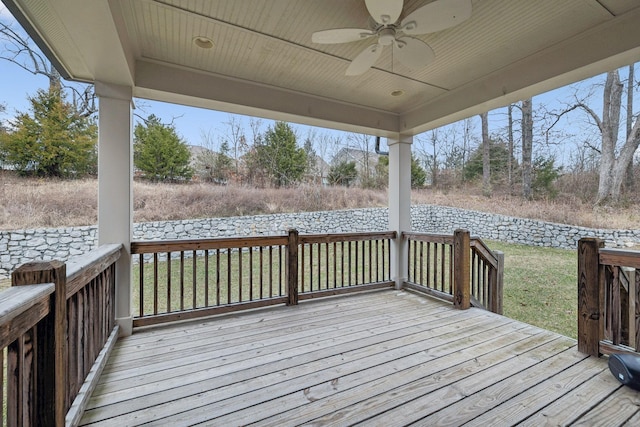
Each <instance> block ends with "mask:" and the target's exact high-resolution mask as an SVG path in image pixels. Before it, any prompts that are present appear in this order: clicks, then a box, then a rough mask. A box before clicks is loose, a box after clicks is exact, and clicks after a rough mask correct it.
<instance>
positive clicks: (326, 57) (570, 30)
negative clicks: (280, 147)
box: [3, 0, 640, 136]
mask: <svg viewBox="0 0 640 427" xmlns="http://www.w3.org/2000/svg"><path fill="white" fill-rule="evenodd" d="M3 1H4V2H5V3H6V4H7V6H8V7H9V8H10V9H11V10H12V12H13V13H14V14H18V16H19V19H20V20H21V22H22V23H23V25H24V26H26V27H27V29H28V31H29V32H30V33H31V34H32V36H35V38H36V39H39V40H40V42H39V44H40V45H41V47H43V48H44V49H45V50H46V51H48V52H49V55H50V57H51V58H52V59H53V60H54V61H55V62H57V63H59V64H60V66H61V68H63V70H61V71H64V73H65V74H67V75H68V76H69V77H70V78H73V79H77V80H83V81H92V82H93V81H101V82H105V83H114V84H120V85H126V86H133V87H134V90H133V92H134V95H136V96H139V97H144V98H151V99H158V100H163V101H169V102H177V103H182V104H188V105H195V106H200V107H206V108H214V109H220V110H225V111H230V112H236V113H243V114H250V115H259V116H265V117H270V118H276V119H284V120H290V121H296V122H302V123H308V124H314V125H322V126H327V127H334V128H338V129H344V130H353V131H359V132H365V133H370V134H378V135H382V136H390V135H393V134H397V133H409V134H415V133H418V132H422V131H424V130H427V129H429V128H433V127H436V126H438V125H441V124H444V123H447V122H451V121H454V120H457V119H461V118H464V117H466V116H469V115H472V114H476V113H479V112H481V111H484V110H487V109H489V108H495V107H497V106H500V105H505V104H507V103H509V102H513V101H516V100H519V99H522V98H524V97H527V96H531V95H535V94H537V93H540V92H542V91H545V90H549V89H552V88H554V87H558V86H561V85H564V84H568V83H571V82H573V81H576V80H578V79H581V78H584V77H588V76H590V75H594V74H597V73H600V72H604V71H607V70H608V69H612V68H615V67H619V66H623V65H625V64H628V63H632V62H636V61H638V60H640V1H637V0H561V1H560V0H473V13H472V16H471V18H470V19H469V20H467V21H465V22H463V23H462V24H460V25H458V26H455V27H453V28H450V29H447V30H444V31H441V32H438V33H434V34H428V35H424V36H418V37H419V38H421V39H422V40H423V41H425V42H427V43H428V44H429V45H430V46H431V47H432V48H433V50H434V51H435V54H436V59H435V61H434V62H433V63H432V64H430V65H428V66H426V67H424V68H422V69H418V70H410V69H408V68H406V67H405V66H403V65H402V64H400V63H398V62H397V61H393V58H392V57H391V55H390V49H385V51H384V52H383V54H382V57H381V58H380V60H379V61H378V62H377V63H376V65H375V67H374V68H372V69H370V70H369V71H367V72H365V73H364V74H362V75H360V76H353V77H347V76H345V70H346V68H347V67H348V65H349V63H350V61H351V60H352V59H353V58H354V57H355V56H356V55H357V54H358V53H359V52H360V51H362V50H363V49H364V48H365V47H366V46H368V45H369V44H371V41H357V42H352V43H348V44H340V45H320V44H315V43H312V42H311V34H312V33H313V32H314V31H318V30H324V29H330V28H341V27H357V28H368V27H369V25H370V17H369V14H368V12H367V9H366V7H365V4H364V1H363V0H233V1H232V0H91V1H90V2H87V1H86V0H55V1H47V2H43V1H42V0H3ZM427 3H429V1H425V0H405V3H404V9H403V14H402V15H401V18H402V17H404V16H406V15H408V14H409V13H411V12H412V11H414V10H416V9H417V8H419V7H421V6H423V5H425V4H427ZM197 36H204V37H208V38H210V39H212V40H213V41H214V42H215V47H214V48H212V49H202V48H199V47H197V46H196V45H195V44H194V43H193V38H194V37H197ZM396 90H402V91H404V95H403V96H398V97H394V96H392V95H391V92H393V91H396Z"/></svg>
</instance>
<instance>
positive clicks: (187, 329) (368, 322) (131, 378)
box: [81, 290, 640, 427]
mask: <svg viewBox="0 0 640 427" xmlns="http://www.w3.org/2000/svg"><path fill="white" fill-rule="evenodd" d="M639 409H640V394H638V393H636V392H634V391H633V390H631V389H629V388H627V387H623V386H621V385H620V384H619V383H618V382H617V381H616V380H615V378H613V376H612V375H611V373H610V372H609V371H608V368H607V364H606V360H604V359H598V358H594V357H589V356H587V355H585V354H582V353H579V352H578V351H577V348H576V341H575V340H573V339H569V338H567V337H563V336H561V335H558V334H555V333H552V332H549V331H545V330H542V329H539V328H536V327H533V326H530V325H527V324H524V323H521V322H518V321H515V320H512V319H509V318H506V317H503V316H500V315H497V314H494V313H491V312H488V311H485V310H481V309H476V308H472V309H470V310H465V311H460V310H455V309H453V308H452V307H451V305H450V304H447V303H445V302H442V301H440V300H436V299H434V298H431V297H428V296H422V295H418V294H414V293H412V292H411V291H393V290H384V291H371V292H363V293H359V294H350V295H348V296H341V297H332V298H325V299H318V300H311V301H307V302H304V303H301V305H298V306H293V307H282V306H280V307H271V308H264V309H257V310H252V311H246V312H241V313H236V314H228V315H223V316H218V317H212V318H207V319H200V320H197V321H189V322H181V323H172V324H168V325H165V326H161V327H149V328H141V329H138V330H137V331H136V333H134V335H132V336H130V337H127V338H122V339H120V340H119V341H118V342H117V343H116V346H115V348H114V350H113V352H112V354H111V356H110V359H109V362H108V364H107V366H106V367H105V369H104V371H103V373H102V376H101V378H100V381H99V384H98V386H97V388H96V389H95V391H94V392H93V395H92V398H91V400H90V401H89V405H88V407H87V409H86V411H85V413H84V417H83V418H82V423H81V424H82V425H100V426H102V425H114V426H124V425H139V424H145V423H148V424H145V425H171V426H174V427H177V426H182V425H194V424H198V423H203V424H204V425H225V426H227V425H245V424H252V423H256V424H258V425H274V426H282V425H298V424H307V425H351V424H357V423H363V424H365V425H384V426H391V425H407V424H411V423H417V424H418V425H461V424H465V423H467V424H468V425H482V426H486V425H513V424H522V425H535V426H539V425H544V424H546V425H566V424H572V423H576V424H585V425H594V424H606V425H624V424H625V423H626V424H627V425H638V423H640V411H639ZM467 424H465V425H467Z"/></svg>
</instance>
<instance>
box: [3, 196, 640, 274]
mask: <svg viewBox="0 0 640 427" xmlns="http://www.w3.org/2000/svg"><path fill="white" fill-rule="evenodd" d="M411 227H412V230H414V231H421V232H427V233H445V234H450V233H453V231H454V230H455V229H457V228H465V229H467V230H469V231H470V232H471V234H472V235H474V236H478V237H481V238H483V239H491V240H500V241H503V242H508V243H520V244H525V245H534V246H547V247H557V248H565V249H575V248H576V245H577V242H578V240H579V239H580V238H582V237H598V238H600V239H603V240H605V241H606V243H607V246H614V247H626V246H632V245H637V244H640V229H638V230H603V229H592V228H585V227H575V226H570V225H563V224H554V223H548V222H543V221H536V220H532V219H524V218H514V217H509V216H505V215H494V214H488V213H484V212H477V211H469V210H464V209H456V208H449V207H443V206H431V205H419V206H413V207H412V208H411ZM290 228H295V229H297V230H298V231H299V232H300V233H346V232H356V231H385V230H388V228H389V225H388V216H387V209H385V208H373V209H354V210H344V211H325V212H302V213H292V214H272V215H258V216H251V217H231V218H209V219H196V220H182V221H162V222H146V223H140V224H135V226H134V240H162V239H170V240H171V239H196V238H211V237H230V236H252V235H253V236H259V235H278V234H285V233H286V232H287V230H288V229H290ZM96 243H97V231H96V227H65V228H44V229H34V230H21V231H5V232H0V278H2V277H8V275H9V274H10V273H11V271H13V269H15V268H16V267H17V266H19V265H21V264H23V263H25V262H29V261H33V260H40V259H44V260H50V259H58V260H61V261H66V260H67V259H68V258H71V257H73V256H76V255H80V254H82V253H85V252H88V251H90V250H91V249H93V248H94V247H95V246H96Z"/></svg>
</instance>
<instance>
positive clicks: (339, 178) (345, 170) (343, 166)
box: [327, 161, 358, 187]
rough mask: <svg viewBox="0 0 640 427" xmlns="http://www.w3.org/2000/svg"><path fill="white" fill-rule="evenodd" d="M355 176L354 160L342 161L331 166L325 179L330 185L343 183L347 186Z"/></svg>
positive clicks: (356, 172)
mask: <svg viewBox="0 0 640 427" xmlns="http://www.w3.org/2000/svg"><path fill="white" fill-rule="evenodd" d="M357 176H358V171H357V169H356V162H347V161H342V162H340V163H338V164H336V165H333V166H331V169H329V175H327V179H328V180H329V184H331V185H344V186H346V187H349V186H350V185H351V184H353V182H354V181H355V180H356V178H357Z"/></svg>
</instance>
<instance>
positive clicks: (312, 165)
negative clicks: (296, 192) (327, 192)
mask: <svg viewBox="0 0 640 427" xmlns="http://www.w3.org/2000/svg"><path fill="white" fill-rule="evenodd" d="M329 169H331V166H329V163H327V162H326V161H325V160H324V159H323V158H322V157H320V156H318V155H317V154H315V155H313V156H312V158H310V159H309V170H307V173H306V176H305V180H306V181H307V182H310V183H314V184H322V185H327V184H328V183H329V182H328V180H327V175H329Z"/></svg>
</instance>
